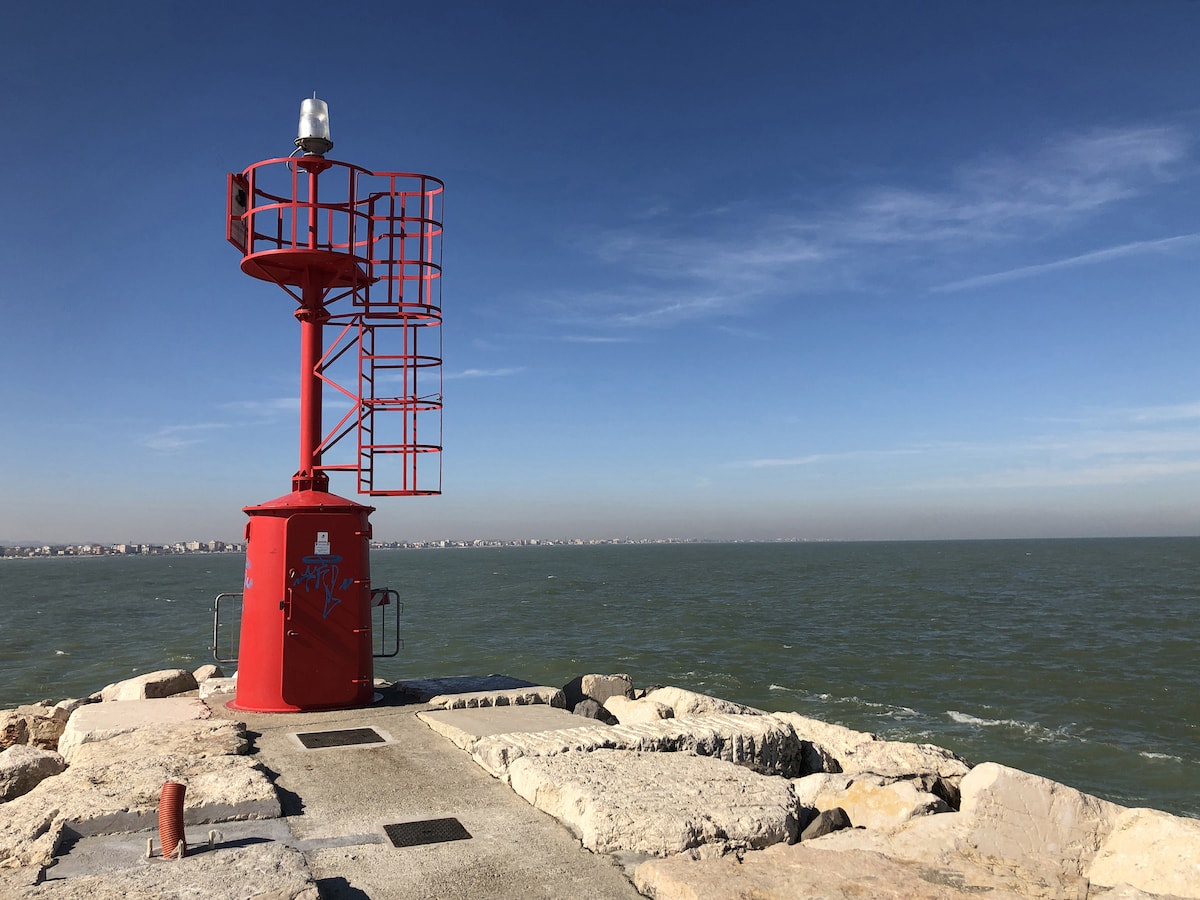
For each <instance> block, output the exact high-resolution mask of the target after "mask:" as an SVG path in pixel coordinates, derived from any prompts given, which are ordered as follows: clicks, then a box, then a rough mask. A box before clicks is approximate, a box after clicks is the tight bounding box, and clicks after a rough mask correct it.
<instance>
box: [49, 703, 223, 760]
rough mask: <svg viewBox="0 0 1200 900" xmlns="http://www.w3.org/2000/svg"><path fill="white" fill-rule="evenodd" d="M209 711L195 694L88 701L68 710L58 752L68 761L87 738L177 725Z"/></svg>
mask: <svg viewBox="0 0 1200 900" xmlns="http://www.w3.org/2000/svg"><path fill="white" fill-rule="evenodd" d="M211 715H212V712H211V710H210V709H209V707H208V705H207V704H205V702H204V701H203V700H201V699H200V698H199V697H196V696H191V697H163V698H161V699H158V700H120V701H115V700H114V701H110V702H108V703H89V704H87V705H86V706H81V707H79V708H78V709H77V710H75V712H73V713H71V718H70V719H68V720H67V726H66V728H64V729H63V733H62V737H60V738H59V739H58V752H59V753H61V754H62V755H63V758H65V759H66V760H67V762H68V763H69V762H71V759H72V756H73V754H74V751H75V749H76V748H77V747H79V746H81V745H83V744H86V743H89V742H91V741H102V740H104V739H105V738H108V737H112V736H114V735H118V734H124V733H127V732H130V731H135V730H136V729H138V728H143V727H145V726H147V725H177V724H179V723H180V722H190V721H196V720H199V719H207V718H209V717H210V716H211Z"/></svg>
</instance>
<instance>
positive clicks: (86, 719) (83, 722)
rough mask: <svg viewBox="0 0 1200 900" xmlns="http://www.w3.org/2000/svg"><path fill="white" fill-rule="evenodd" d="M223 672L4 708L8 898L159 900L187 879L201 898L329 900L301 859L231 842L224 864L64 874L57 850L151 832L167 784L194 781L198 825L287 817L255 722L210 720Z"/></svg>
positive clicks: (194, 861)
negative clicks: (250, 725)
mask: <svg viewBox="0 0 1200 900" xmlns="http://www.w3.org/2000/svg"><path fill="white" fill-rule="evenodd" d="M219 676H220V672H219V671H218V670H217V669H216V667H215V666H205V667H202V668H201V669H199V670H197V671H196V672H194V673H193V672H187V671H184V670H175V669H172V670H165V671H162V672H154V673H150V674H148V675H143V676H140V677H138V678H134V679H130V680H128V681H124V682H119V683H117V684H113V685H109V686H108V687H106V688H104V690H103V691H100V692H99V693H97V694H95V695H93V696H92V697H89V698H84V699H81V700H67V701H61V702H58V703H52V702H49V701H47V702H43V703H38V704H31V705H28V706H21V707H17V708H16V709H10V710H0V750H2V752H0V897H3V898H6V900H7V898H17V897H20V898H26V897H28V898H41V897H53V898H59V900H68V898H76V897H78V898H84V897H87V898H95V897H146V898H151V897H164V896H175V895H176V894H175V890H176V889H177V888H179V887H180V886H181V885H186V886H187V888H188V890H189V891H190V893H188V896H195V897H252V896H262V897H264V898H266V897H270V898H273V900H274V898H278V900H299V898H303V900H317V897H318V893H317V890H316V887H315V885H314V884H313V881H312V878H311V877H310V875H309V873H308V870H307V868H306V866H305V864H304V860H303V857H302V856H301V854H300V853H299V852H298V851H296V850H294V849H292V848H289V847H287V846H284V845H282V844H277V843H252V844H249V845H247V846H229V847H227V848H224V849H222V852H221V861H220V865H219V866H214V865H210V864H209V862H210V860H209V861H206V860H205V858H204V854H195V855H192V856H185V857H184V858H183V859H181V860H171V861H166V860H162V859H161V858H154V859H145V860H143V864H141V865H137V866H134V867H132V868H130V867H128V866H125V867H123V868H119V867H117V866H113V869H114V870H113V871H111V872H104V871H101V872H97V873H95V874H87V875H80V876H78V877H73V878H70V879H67V880H60V879H56V878H55V870H54V869H53V868H52V867H53V866H54V865H55V863H56V861H57V856H58V855H59V854H61V853H62V852H63V851H64V849H65V848H69V847H70V846H71V845H72V844H74V843H76V842H78V841H80V840H81V839H87V838H89V837H90V836H94V835H106V834H115V833H129V832H139V831H143V830H145V829H153V828H154V827H155V825H156V824H157V815H158V803H159V797H160V792H161V790H162V786H163V783H164V782H167V781H180V782H183V783H185V784H186V785H187V792H186V800H185V808H184V821H185V823H186V824H187V825H189V826H191V825H201V824H204V823H219V822H228V821H232V820H239V819H251V818H273V817H278V816H280V814H281V810H280V805H279V799H278V797H277V795H276V791H275V788H274V786H273V785H272V784H271V782H270V780H269V779H268V777H267V774H266V773H265V772H264V771H263V769H262V768H261V767H260V766H259V765H257V764H256V763H255V762H254V760H253V758H252V757H251V756H249V755H247V754H248V752H249V750H250V741H249V736H248V735H247V733H246V730H245V727H244V726H243V725H242V724H240V723H237V722H230V721H218V720H214V719H212V718H211V710H210V709H209V707H208V706H207V705H206V704H205V703H204V701H203V700H202V699H200V696H199V695H200V693H201V690H200V688H201V686H202V684H203V683H205V682H207V681H208V679H211V678H214V677H219ZM149 834H154V832H153V831H152V830H151V831H145V832H144V834H143V835H142V837H143V838H144V837H145V836H146V835H149ZM156 851H157V847H156ZM98 868H101V869H103V868H104V865H103V864H101V865H99V866H98ZM250 885H252V886H253V887H248V886H250Z"/></svg>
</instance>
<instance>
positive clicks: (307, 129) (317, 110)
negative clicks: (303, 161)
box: [296, 94, 333, 156]
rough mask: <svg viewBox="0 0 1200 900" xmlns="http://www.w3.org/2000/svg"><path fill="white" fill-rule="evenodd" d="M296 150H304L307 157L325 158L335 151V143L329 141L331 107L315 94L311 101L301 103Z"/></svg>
mask: <svg viewBox="0 0 1200 900" xmlns="http://www.w3.org/2000/svg"><path fill="white" fill-rule="evenodd" d="M296 148H297V149H299V150H303V151H304V155H305V156H324V155H325V154H326V153H328V152H329V151H330V150H332V149H333V141H332V140H330V139H329V106H328V104H326V103H325V101H324V100H318V99H317V97H316V95H315V94H314V95H313V97H312V99H311V100H302V101H301V102H300V127H299V129H298V130H297V132H296Z"/></svg>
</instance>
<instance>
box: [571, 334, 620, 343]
mask: <svg viewBox="0 0 1200 900" xmlns="http://www.w3.org/2000/svg"><path fill="white" fill-rule="evenodd" d="M562 340H564V341H566V342H567V343H568V344H632V343H634V342H635V341H636V338H632V337H629V336H628V335H622V336H618V335H601V334H591V335H588V334H568V335H566V336H565V337H564V338H562Z"/></svg>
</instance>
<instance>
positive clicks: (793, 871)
mask: <svg viewBox="0 0 1200 900" xmlns="http://www.w3.org/2000/svg"><path fill="white" fill-rule="evenodd" d="M853 833H854V832H853V831H840V832H838V833H837V834H833V835H829V836H827V837H824V838H822V839H821V840H820V841H818V842H814V843H809V842H807V841H802V842H801V843H798V844H791V845H788V844H776V845H775V846H772V847H768V848H767V849H765V850H761V851H756V852H750V853H743V854H740V855H738V856H736V857H735V856H726V857H723V858H721V859H702V860H691V859H688V858H687V857H686V856H675V857H671V858H668V859H652V860H649V861H647V862H643V863H642V864H641V865H639V866H638V867H637V868H636V869H634V872H633V883H634V886H635V887H636V888H637V889H638V890H639V891H640V892H641V893H643V894H645V895H646V896H647V897H655V898H656V900H696V898H701V897H744V898H751V897H753V898H754V900H794V898H797V897H803V898H805V900H847V898H862V900H868V898H869V900H962V898H963V897H986V898H987V900H1019V898H1027V897H1030V896H1042V897H1045V898H1047V900H1049V898H1053V897H1055V894H1053V893H1046V894H1026V893H1017V892H1015V891H1013V890H1011V889H1009V888H1008V886H1007V885H1005V884H1004V883H1003V882H1001V881H998V880H997V879H995V878H993V877H992V876H991V875H990V874H989V873H988V872H986V871H985V870H981V869H977V868H974V867H972V866H970V865H969V864H966V865H965V866H964V868H962V869H957V870H946V869H933V868H930V867H928V866H924V865H922V864H920V863H914V862H909V861H906V860H897V859H890V858H888V857H887V856H885V855H883V854H882V853H875V852H871V851H865V850H841V851H834V850H829V849H826V848H827V846H828V844H827V842H829V841H833V840H836V839H838V838H839V837H841V836H842V835H846V834H853ZM1058 896H1060V897H1062V898H1064V900H1065V898H1066V897H1068V896H1070V895H1058Z"/></svg>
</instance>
